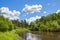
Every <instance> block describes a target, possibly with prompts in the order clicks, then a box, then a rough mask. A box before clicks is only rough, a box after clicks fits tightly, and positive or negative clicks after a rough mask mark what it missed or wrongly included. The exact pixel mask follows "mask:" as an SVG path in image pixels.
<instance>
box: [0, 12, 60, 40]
mask: <svg viewBox="0 0 60 40" xmlns="http://www.w3.org/2000/svg"><path fill="white" fill-rule="evenodd" d="M28 30H30V31H42V32H60V12H58V13H52V14H49V15H47V16H42V17H41V18H40V19H37V20H36V21H35V22H31V23H30V24H28V23H27V22H26V20H21V21H19V20H9V19H8V18H5V17H3V16H2V15H0V40H22V38H21V37H20V36H19V35H18V33H20V32H24V31H28ZM3 38H4V39H3Z"/></svg>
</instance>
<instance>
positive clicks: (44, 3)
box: [0, 0, 60, 23]
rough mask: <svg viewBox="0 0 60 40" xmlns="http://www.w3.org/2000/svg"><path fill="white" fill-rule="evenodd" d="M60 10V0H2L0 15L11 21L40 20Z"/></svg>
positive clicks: (0, 0)
mask: <svg viewBox="0 0 60 40" xmlns="http://www.w3.org/2000/svg"><path fill="white" fill-rule="evenodd" d="M57 10H60V0H0V15H3V16H4V17H5V18H9V19H10V20H16V19H19V20H26V21H27V22H29V23H30V22H31V21H35V20H36V19H40V18H41V16H47V15H49V14H51V13H55V12H56V11H57Z"/></svg>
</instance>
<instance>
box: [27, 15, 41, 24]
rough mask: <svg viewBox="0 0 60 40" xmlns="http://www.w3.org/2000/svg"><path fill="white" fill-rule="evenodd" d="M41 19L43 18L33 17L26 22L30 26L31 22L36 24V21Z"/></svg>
mask: <svg viewBox="0 0 60 40" xmlns="http://www.w3.org/2000/svg"><path fill="white" fill-rule="evenodd" d="M40 18H41V16H36V17H31V18H29V19H26V21H27V22H28V23H29V24H30V23H31V22H34V21H36V19H40Z"/></svg>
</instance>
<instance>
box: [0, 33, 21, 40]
mask: <svg viewBox="0 0 60 40" xmlns="http://www.w3.org/2000/svg"><path fill="white" fill-rule="evenodd" d="M0 40H22V38H21V37H19V36H18V35H17V34H15V33H11V32H0Z"/></svg>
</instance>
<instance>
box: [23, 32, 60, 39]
mask: <svg viewBox="0 0 60 40" xmlns="http://www.w3.org/2000/svg"><path fill="white" fill-rule="evenodd" d="M23 38H24V39H25V40H60V32H38V31H32V32H25V33H24V34H23Z"/></svg>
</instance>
